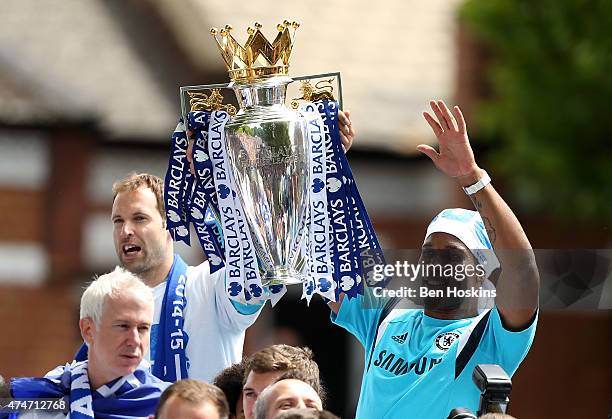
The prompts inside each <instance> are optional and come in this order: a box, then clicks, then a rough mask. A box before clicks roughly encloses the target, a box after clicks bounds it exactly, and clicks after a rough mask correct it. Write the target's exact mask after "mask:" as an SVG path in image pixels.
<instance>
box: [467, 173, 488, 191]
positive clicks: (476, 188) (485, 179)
mask: <svg viewBox="0 0 612 419" xmlns="http://www.w3.org/2000/svg"><path fill="white" fill-rule="evenodd" d="M483 173H484V174H483V175H482V177H481V178H480V180H479V181H478V182H476V183H474V184H473V185H470V186H468V187H465V188H463V192H465V193H466V194H467V195H474V194H475V193H476V192H478V191H479V190H481V189H482V188H484V187H485V186H487V185H488V184H489V183H491V178H490V177H489V174H488V173H487V172H486V171H484V170H483Z"/></svg>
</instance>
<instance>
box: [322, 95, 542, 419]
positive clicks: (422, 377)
mask: <svg viewBox="0 0 612 419" xmlns="http://www.w3.org/2000/svg"><path fill="white" fill-rule="evenodd" d="M430 105H431V108H432V111H433V113H434V115H435V117H434V116H432V115H430V114H429V113H427V112H425V113H424V114H423V115H424V117H425V119H426V121H427V122H428V123H429V125H430V126H431V128H432V130H433V132H434V134H435V135H436V137H437V139H438V142H439V151H436V150H435V149H434V148H432V147H430V146H427V145H419V146H418V147H417V149H418V150H419V151H420V152H422V153H424V154H425V155H427V156H428V157H429V158H430V159H431V160H432V161H433V163H434V165H435V166H436V167H437V168H438V170H440V171H441V172H442V173H444V174H445V175H447V176H449V177H451V178H453V179H454V180H455V181H456V182H457V183H458V185H459V186H461V187H462V188H463V189H464V191H465V192H466V194H468V196H469V197H470V199H471V200H472V202H473V204H474V206H475V208H476V210H477V211H469V210H464V209H450V210H444V211H442V212H441V213H440V214H439V215H438V216H437V217H436V218H434V220H433V221H432V222H431V224H430V226H429V227H428V230H427V234H426V237H425V241H424V243H423V246H422V252H421V259H420V261H419V265H422V268H423V270H422V271H421V272H420V275H419V280H420V283H421V285H423V286H424V288H425V289H426V290H427V293H426V295H424V296H423V295H422V297H424V298H423V299H422V304H423V309H410V310H407V309H402V310H400V309H393V308H392V307H393V304H392V303H391V301H393V302H396V301H397V300H396V299H391V300H389V299H383V298H378V297H379V296H380V292H379V291H380V290H381V289H380V288H378V289H375V288H366V290H365V292H364V296H360V297H358V298H353V299H350V300H349V299H348V298H343V299H341V300H340V301H339V302H336V303H330V304H329V305H330V308H331V309H332V311H333V313H332V321H333V322H334V323H335V324H337V325H339V326H341V327H343V328H345V329H346V330H348V331H349V332H350V333H351V334H353V335H354V336H355V337H356V338H357V339H358V340H359V342H360V343H361V344H362V345H363V346H364V348H365V354H366V355H365V360H364V361H365V362H364V374H363V381H362V385H361V393H360V397H359V404H358V406H357V418H360V419H369V418H376V419H380V418H419V419H427V418H432V419H434V418H435V419H440V418H446V417H447V415H448V413H449V411H450V410H451V409H452V408H455V407H467V408H470V409H472V410H474V411H475V410H477V408H478V402H479V392H478V389H477V388H476V386H475V385H474V384H473V383H472V379H471V377H472V371H473V370H474V367H475V366H476V365H477V364H499V365H500V366H501V367H502V368H503V369H504V370H505V371H506V372H507V373H508V374H509V375H512V374H513V373H514V372H515V371H516V370H517V368H518V366H519V364H520V363H521V361H522V360H523V359H524V357H525V356H526V355H527V352H528V350H529V347H530V346H531V343H532V341H533V337H534V334H535V328H536V322H537V313H538V288H539V276H538V272H537V268H536V264H535V258H534V256H533V252H532V249H531V245H530V244H529V241H528V239H527V237H526V235H525V233H524V231H523V229H522V227H521V225H520V223H519V221H518V220H517V218H516V216H515V215H514V214H513V213H512V211H511V210H510V208H509V207H508V205H507V204H506V203H505V202H504V200H503V199H502V198H501V197H500V196H499V194H498V193H497V192H496V191H495V189H494V188H493V186H492V185H491V184H490V181H491V180H490V178H489V176H488V174H487V173H486V172H485V171H484V170H482V169H481V168H480V167H479V166H478V165H477V164H476V161H475V159H474V154H473V152H472V148H471V146H470V142H469V139H468V135H467V130H466V126H465V121H464V119H463V115H462V114H461V110H460V109H459V107H454V108H453V110H452V113H451V111H449V109H448V108H447V106H446V104H445V103H444V102H442V101H432V102H430ZM493 250H494V251H495V252H494V251H493ZM425 266H430V267H434V266H443V267H449V266H450V267H451V268H453V269H454V271H453V269H451V270H450V273H449V271H446V270H445V271H444V272H442V270H441V269H440V270H438V271H437V273H436V270H435V269H434V270H433V273H426V272H424V267H425ZM469 266H472V269H471V270H469V269H468V267H469ZM458 268H461V270H459V269H458ZM500 268H501V269H500ZM459 273H461V275H459ZM495 278H497V279H495ZM492 282H495V283H496V286H495V287H493V284H492ZM451 290H452V291H451ZM376 291H378V292H376ZM486 296H489V297H494V304H490V305H489V306H488V307H487V305H486V302H487V299H486V298H485V297H486ZM490 300H491V302H492V300H493V298H490ZM483 303H484V304H483Z"/></svg>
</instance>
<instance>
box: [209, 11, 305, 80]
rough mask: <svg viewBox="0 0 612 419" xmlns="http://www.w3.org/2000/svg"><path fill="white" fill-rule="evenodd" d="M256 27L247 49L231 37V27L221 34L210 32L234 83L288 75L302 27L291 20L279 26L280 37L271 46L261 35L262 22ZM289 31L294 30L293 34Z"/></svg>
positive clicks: (219, 31) (219, 32)
mask: <svg viewBox="0 0 612 419" xmlns="http://www.w3.org/2000/svg"><path fill="white" fill-rule="evenodd" d="M254 26H255V28H252V27H249V28H248V29H247V33H248V34H249V37H248V39H247V41H246V43H245V44H244V46H242V45H240V44H239V43H238V42H237V41H236V39H235V38H234V37H233V36H232V34H231V31H232V26H231V25H225V27H224V28H223V29H221V30H217V29H216V28H212V29H211V30H210V33H211V34H212V36H213V38H215V41H217V45H218V47H219V49H220V50H221V55H222V56H223V60H225V65H226V66H227V70H228V72H229V76H230V78H231V79H232V81H246V82H250V81H253V80H256V79H260V78H264V77H267V76H274V75H286V74H287V73H288V72H289V58H290V57H291V49H292V48H293V41H294V39H295V30H296V29H297V28H298V27H299V26H300V24H299V23H298V22H295V21H293V22H290V21H288V20H285V21H284V22H283V23H280V24H278V25H277V26H276V29H277V30H278V35H276V38H275V39H274V42H272V43H270V41H268V39H267V38H266V37H265V36H264V34H263V33H262V32H261V24H260V23H259V22H255V25H254ZM289 29H293V33H292V34H290V33H289Z"/></svg>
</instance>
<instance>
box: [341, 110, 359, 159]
mask: <svg viewBox="0 0 612 419" xmlns="http://www.w3.org/2000/svg"><path fill="white" fill-rule="evenodd" d="M350 117H351V111H349V110H346V111H339V112H338V121H339V122H340V124H339V129H340V139H341V140H342V148H343V149H344V152H345V153H346V152H347V151H348V150H349V148H351V146H352V145H353V139H354V138H355V130H354V129H353V124H351V120H350Z"/></svg>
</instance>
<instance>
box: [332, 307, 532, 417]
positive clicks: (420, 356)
mask: <svg viewBox="0 0 612 419" xmlns="http://www.w3.org/2000/svg"><path fill="white" fill-rule="evenodd" d="M362 299H363V297H362V296H359V297H358V298H353V299H351V300H349V299H348V298H345V299H344V301H343V302H342V305H341V307H340V311H339V312H338V314H337V315H334V314H332V321H333V322H334V323H336V324H337V325H339V326H341V327H343V328H345V329H346V330H348V331H349V332H350V333H351V334H353V335H354V336H355V337H356V338H357V339H358V340H359V342H360V343H361V344H362V345H363V346H364V348H365V350H366V357H365V358H366V359H365V366H364V374H363V380H362V383H361V393H360V395H359V404H358V406H357V418H359V419H370V418H376V419H382V418H386V419H391V418H402V419H405V418H419V419H428V418H431V419H444V418H446V417H447V416H448V414H449V412H450V410H451V409H453V408H456V407H466V408H469V409H471V410H472V411H474V412H475V411H476V410H477V409H478V403H479V400H480V392H479V390H478V388H477V387H476V385H475V384H474V383H473V382H472V373H473V371H474V368H475V367H476V365H477V364H498V365H500V366H501V367H502V368H503V369H504V370H505V371H506V372H507V373H508V375H510V376H512V374H514V372H515V371H516V370H517V368H518V366H519V364H520V363H521V361H522V360H523V358H525V356H526V355H527V352H528V351H529V347H530V346H531V343H532V342H533V337H534V335H535V329H536V323H537V315H536V316H535V318H534V320H533V322H532V323H531V324H530V325H529V327H527V328H526V329H524V330H522V331H520V332H512V331H509V330H507V329H506V328H504V326H503V325H502V322H501V318H500V316H499V312H498V311H497V309H496V308H493V309H492V310H487V311H485V312H483V313H482V314H480V315H479V316H477V317H472V318H466V319H458V320H440V319H436V318H433V317H429V316H427V315H425V313H424V312H423V310H400V309H396V310H392V311H391V313H390V314H389V315H388V316H387V317H386V318H385V319H384V320H383V322H382V323H381V324H380V327H378V320H379V317H380V315H381V312H382V308H377V309H376V308H369V307H372V306H371V305H370V306H369V307H365V306H364V305H363V304H362ZM377 335H378V339H377ZM375 340H377V342H376V344H375V346H374V350H373V352H372V353H371V354H370V353H369V351H370V348H372V344H373V342H374V341H375ZM370 355H371V359H370Z"/></svg>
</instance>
